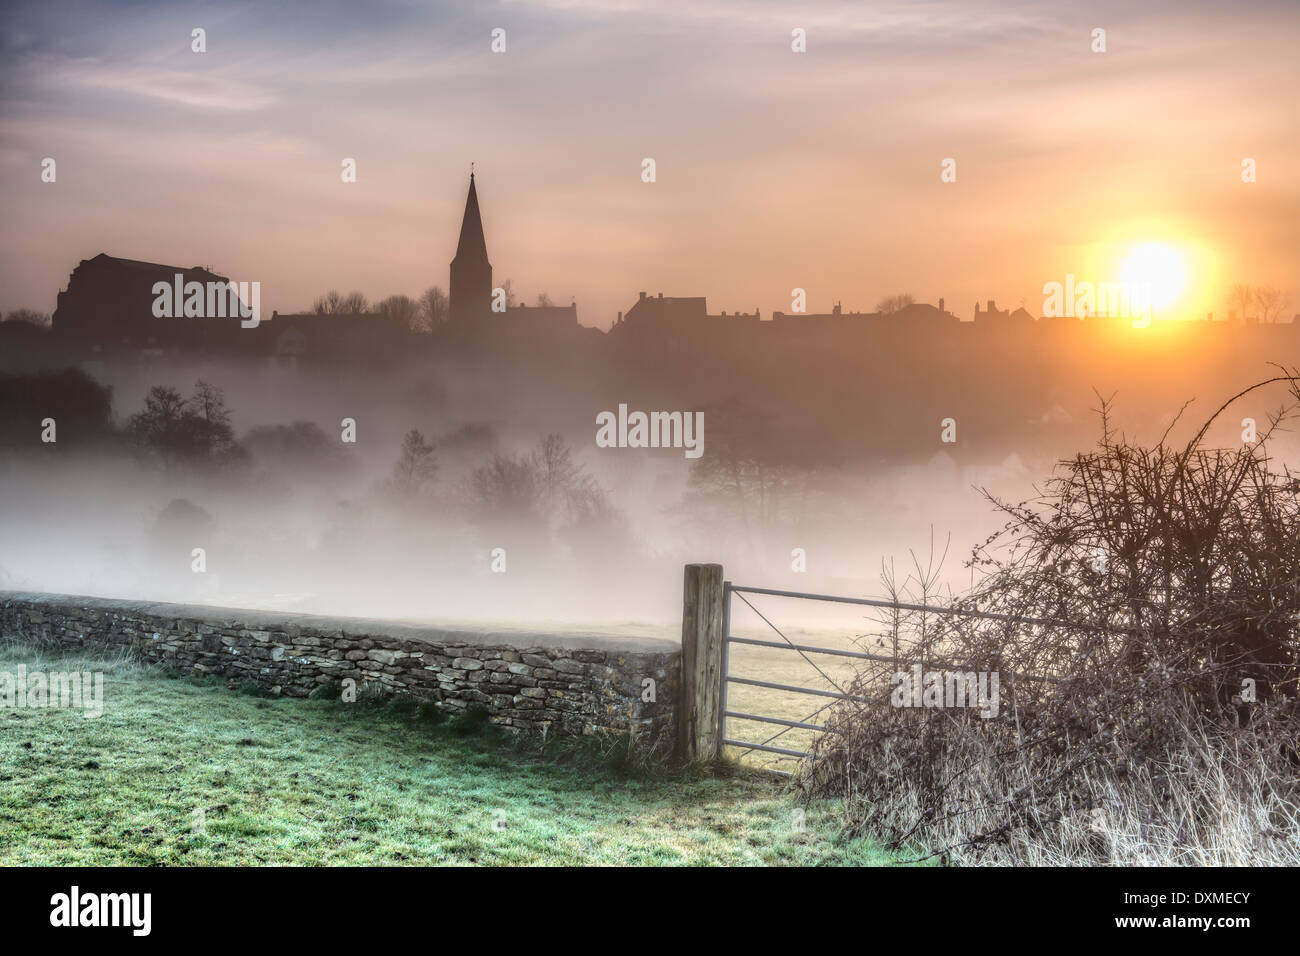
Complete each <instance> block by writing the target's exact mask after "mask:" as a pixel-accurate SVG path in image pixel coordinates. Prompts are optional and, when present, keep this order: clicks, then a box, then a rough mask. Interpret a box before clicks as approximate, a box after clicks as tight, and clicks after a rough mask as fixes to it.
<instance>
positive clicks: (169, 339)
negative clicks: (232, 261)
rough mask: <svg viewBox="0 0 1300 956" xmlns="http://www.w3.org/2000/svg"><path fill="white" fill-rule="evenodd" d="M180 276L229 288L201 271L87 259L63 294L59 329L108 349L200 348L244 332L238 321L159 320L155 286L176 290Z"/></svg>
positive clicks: (114, 259) (57, 314)
mask: <svg viewBox="0 0 1300 956" xmlns="http://www.w3.org/2000/svg"><path fill="white" fill-rule="evenodd" d="M177 274H179V275H180V276H182V282H183V283H189V282H200V283H203V284H204V286H205V288H206V287H207V283H224V282H227V281H228V280H227V279H226V277H225V276H220V275H217V274H216V273H214V272H210V271H209V270H207V269H204V268H201V267H199V266H193V267H192V268H188V269H186V268H183V267H181V266H167V265H162V264H160V263H157V262H140V261H139V260H137V259H119V258H117V257H115V256H110V255H108V254H107V253H102V252H101V253H100V254H99V255H97V256H95V257H94V258H93V259H82V260H81V262H80V263H79V264H78V265H77V267H76V268H75V269H73V270H72V275H71V276H70V277H69V279H68V287H67V289H65V290H64V291H62V292H60V293H59V298H58V305H57V307H56V308H55V310H54V319H53V327H54V330H55V331H56V332H58V333H59V334H61V335H63V334H66V335H69V336H74V337H76V338H79V339H82V340H83V341H87V342H98V343H102V344H105V345H136V346H150V345H164V344H170V343H177V342H184V343H194V344H198V343H201V342H205V341H210V340H212V339H214V338H218V337H221V336H223V335H225V334H228V333H229V332H230V331H231V330H238V328H239V319H238V317H232V318H226V319H206V318H204V319H199V318H193V317H191V318H185V317H182V316H181V315H180V314H179V313H180V310H179V308H178V309H176V310H175V311H176V312H177V314H176V315H173V316H171V317H158V316H155V315H154V300H155V298H156V294H155V292H154V286H155V284H156V283H159V282H162V283H165V284H166V285H167V287H168V288H169V289H170V288H173V287H174V283H175V279H176V276H177Z"/></svg>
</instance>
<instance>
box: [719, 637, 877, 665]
mask: <svg viewBox="0 0 1300 956" xmlns="http://www.w3.org/2000/svg"><path fill="white" fill-rule="evenodd" d="M727 642H728V643H730V644H753V645H754V646H755V647H775V648H778V649H779V650H783V651H806V652H807V653H810V654H834V655H835V656H836V657H856V658H857V659H859V660H864V661H884V662H885V663H887V664H888V663H892V662H893V660H894V658H893V657H885V656H884V655H881V654H868V653H867V652H866V651H840V650H836V649H835V648H833V647H814V646H813V645H811V644H782V643H781V642H780V641H760V640H756V639H755V638H752V637H732V636H731V635H730V634H728V635H727Z"/></svg>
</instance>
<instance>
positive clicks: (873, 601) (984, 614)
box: [731, 584, 1124, 632]
mask: <svg viewBox="0 0 1300 956" xmlns="http://www.w3.org/2000/svg"><path fill="white" fill-rule="evenodd" d="M731 590H733V591H743V592H745V593H746V594H770V595H772V596H773V597H788V598H802V599H803V600H806V601H830V602H831V603H832V604H860V605H864V606H866V607H880V608H887V609H889V610H896V611H923V612H926V613H930V614H956V615H959V616H961V617H978V618H984V619H985V620H989V621H1009V622H1010V623H1013V624H1045V625H1048V626H1051V627H1078V628H1084V629H1086V630H1115V631H1118V632H1123V630H1124V629H1123V628H1108V627H1106V626H1105V625H1102V624H1082V623H1078V622H1073V621H1051V620H1048V619H1046V618H1041V617H1017V616H1015V615H1012V614H998V613H996V612H995V611H967V610H964V609H962V608H959V607H938V606H936V605H933V604H905V603H903V602H902V601H885V600H882V599H880V598H851V597H841V596H839V595H837V594H811V593H808V592H805V591H777V590H775V589H773V588H748V587H741V586H740V585H739V584H733V585H732V586H731Z"/></svg>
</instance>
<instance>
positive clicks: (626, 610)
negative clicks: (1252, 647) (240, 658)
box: [0, 354, 1300, 633]
mask: <svg viewBox="0 0 1300 956" xmlns="http://www.w3.org/2000/svg"><path fill="white" fill-rule="evenodd" d="M1279 358H1282V356H1279ZM1256 364H1257V365H1258V367H1259V369H1260V373H1259V374H1258V375H1256V376H1254V377H1253V378H1250V379H1245V378H1243V377H1242V376H1241V375H1240V374H1238V373H1237V370H1236V369H1226V368H1225V369H1224V370H1223V372H1222V374H1218V375H1216V376H1214V377H1213V378H1214V380H1212V381H1203V382H1202V387H1200V388H1199V389H1197V391H1198V392H1199V393H1200V401H1198V403H1197V404H1195V405H1194V406H1192V409H1191V410H1189V411H1188V412H1186V413H1184V419H1183V422H1181V423H1180V426H1179V429H1181V430H1179V429H1176V430H1175V434H1176V435H1177V436H1179V437H1182V438H1186V437H1187V436H1188V435H1190V434H1191V433H1192V432H1193V431H1194V430H1195V427H1196V426H1199V424H1200V422H1201V421H1203V420H1204V418H1205V417H1207V416H1208V415H1209V414H1210V413H1211V412H1212V411H1213V410H1214V408H1216V407H1217V406H1218V404H1219V402H1220V401H1221V400H1222V399H1224V398H1226V397H1228V396H1229V395H1230V394H1232V393H1233V392H1235V391H1237V390H1238V389H1239V388H1243V387H1245V386H1246V385H1248V384H1250V383H1251V382H1252V381H1255V380H1258V379H1259V378H1263V377H1266V375H1267V368H1266V367H1265V365H1264V363H1262V362H1259V363H1256ZM83 368H84V369H85V371H86V372H87V373H88V374H90V375H91V376H92V377H93V378H95V379H96V380H97V381H99V382H101V383H103V384H104V385H107V386H109V387H111V389H112V425H113V429H112V431H111V433H109V434H107V435H101V436H99V437H98V438H96V439H95V440H84V441H79V440H75V439H76V437H77V436H76V435H75V434H70V435H69V436H68V437H67V438H64V437H63V436H62V435H60V441H58V442H56V443H51V444H45V445H41V444H39V443H36V442H34V441H32V442H28V443H27V444H25V445H22V444H19V445H14V444H12V443H11V444H10V445H8V446H7V447H5V448H4V449H3V452H2V453H0V588H4V589H17V590H41V591H50V592H62V593H71V594H85V595H95V596H104V597H122V598H132V599H141V600H164V601H179V602H191V603H203V604H212V605H221V606H234V607H248V608H262V609H284V610H293V611H304V612H312V613H322V614H345V615H356V616H371V617H385V618H406V619H421V620H429V621H440V622H448V623H454V622H458V621H466V622H468V621H477V622H483V623H493V622H495V623H500V624H527V625H528V626H533V627H538V628H550V627H562V626H571V625H582V626H587V627H597V628H600V629H604V630H629V631H631V630H636V629H645V630H648V631H659V632H663V633H672V632H673V629H674V628H675V627H676V626H677V622H678V621H679V619H680V610H681V608H680V602H681V576H682V565H683V564H685V563H688V562H719V563H721V564H722V565H723V566H724V568H725V571H726V575H727V577H728V578H729V579H730V580H732V581H734V582H736V583H741V584H746V585H753V586H760V587H769V588H778V589H791V590H799V591H808V592H816V593H830V594H841V595H849V596H859V597H861V596H873V595H879V594H881V593H882V585H881V572H882V568H883V567H885V566H887V565H888V564H889V563H890V562H892V563H893V566H894V568H895V572H896V576H897V578H898V579H899V580H900V581H903V580H905V579H906V578H907V577H908V575H909V574H910V573H911V572H912V571H913V566H914V561H916V562H919V563H920V564H921V565H922V566H927V565H931V564H934V563H937V562H939V560H940V558H942V563H941V567H940V569H939V572H938V575H937V580H938V582H939V584H940V585H941V587H942V588H944V589H946V590H951V591H953V592H960V591H961V590H963V589H964V588H965V587H966V586H968V584H969V583H970V581H971V577H970V575H971V572H970V571H969V570H968V569H967V568H966V567H965V566H964V559H965V558H966V557H967V556H968V554H969V552H970V550H971V548H972V546H974V545H976V544H977V543H979V542H981V541H983V540H984V539H985V538H986V537H987V536H988V535H989V534H990V533H992V532H993V531H995V530H996V529H997V528H998V527H1000V525H1001V524H1002V519H1001V517H1000V516H999V514H998V513H997V512H996V511H995V509H994V508H993V506H992V505H991V503H990V502H989V501H987V500H986V498H985V493H986V492H987V493H988V494H992V495H995V496H998V497H1001V498H1004V499H1007V500H1019V499H1023V498H1025V497H1028V496H1030V495H1032V494H1034V493H1035V487H1036V485H1037V486H1039V487H1041V484H1042V482H1043V480H1044V479H1046V478H1047V477H1048V476H1049V475H1050V473H1051V470H1052V467H1053V464H1054V463H1055V462H1056V461H1057V460H1058V459H1060V458H1063V457H1068V456H1070V455H1072V454H1074V453H1075V452H1077V451H1080V450H1084V449H1085V448H1086V447H1087V445H1088V444H1089V442H1091V441H1092V440H1094V439H1095V437H1096V435H1097V422H1096V418H1095V416H1094V415H1093V413H1092V412H1091V409H1093V408H1095V407H1096V406H1097V405H1098V398H1097V395H1096V394H1095V393H1093V392H1092V391H1091V389H1088V388H1084V387H1083V386H1082V385H1081V384H1080V385H1077V386H1076V385H1073V384H1071V383H1069V382H1061V383H1056V384H1053V385H1052V386H1051V388H1049V389H1047V390H1040V391H1039V392H1036V393H1035V395H1034V398H1033V399H1032V400H1028V401H1020V400H1017V401H1016V402H1011V403H1004V404H1003V405H1002V406H1001V407H1000V409H999V414H1000V420H1001V421H1002V423H1003V427H1002V428H1001V429H1000V430H999V431H997V433H996V435H995V436H994V437H988V436H985V437H984V438H982V439H980V440H975V439H973V438H968V436H967V434H966V433H963V432H961V431H959V432H958V436H957V441H956V442H954V443H951V444H947V443H944V442H942V441H941V440H940V438H939V429H938V419H937V416H927V419H926V427H925V428H924V429H918V430H919V431H920V432H921V434H920V435H919V436H918V438H917V440H916V441H914V442H909V443H903V444H899V443H898V441H897V440H896V438H891V436H893V435H895V434H896V432H893V431H890V430H889V429H887V428H885V429H883V430H882V427H883V426H881V423H882V422H889V421H896V420H897V418H898V417H899V416H904V415H906V414H907V409H908V408H909V407H910V404H914V403H916V402H920V401H921V399H920V398H919V397H917V396H911V397H909V396H908V395H900V394H897V393H894V394H890V395H885V396H878V400H877V401H876V402H874V403H872V404H869V405H868V406H866V407H861V406H859V407H854V408H845V407H836V406H835V405H834V404H833V403H832V404H829V405H827V406H825V408H824V412H825V414H824V415H821V416H819V417H817V418H816V419H815V420H814V419H813V418H808V419H804V418H801V417H800V415H802V414H804V412H803V411H799V412H797V413H791V415H787V416H786V420H785V421H784V423H783V425H782V427H781V429H777V430H773V431H771V432H770V433H769V432H768V428H769V423H770V421H772V420H773V419H771V418H770V417H769V413H770V412H771V408H772V406H771V405H769V406H767V408H765V409H764V408H763V407H762V406H761V405H758V404H754V405H752V406H748V405H747V406H745V407H746V408H751V407H752V409H753V410H752V411H747V412H745V413H743V414H740V415H737V413H735V412H734V411H732V412H724V411H717V409H722V408H724V404H722V400H723V399H727V400H731V399H734V398H736V396H737V393H735V392H732V393H731V394H725V395H721V396H720V395H717V394H713V395H708V394H705V393H703V392H701V391H700V390H699V389H698V388H696V387H693V386H691V385H689V384H686V385H682V386H681V387H680V388H676V387H673V386H669V385H668V384H665V383H664V382H663V381H658V383H657V384H656V383H655V380H653V379H652V377H651V376H642V377H641V378H634V377H633V376H629V375H628V374H627V373H626V370H625V369H620V368H619V367H617V366H613V365H611V366H609V367H600V366H584V365H583V363H582V362H581V361H576V360H575V361H574V362H572V363H570V364H569V365H567V366H566V365H564V364H563V363H561V364H560V365H558V366H557V365H555V364H554V363H550V362H543V361H541V360H537V361H533V360H529V359H527V358H520V357H519V356H513V357H504V356H482V355H480V356H475V357H471V358H466V357H463V356H461V357H450V356H444V357H440V358H429V359H427V360H419V361H403V362H400V363H396V364H394V365H391V366H374V365H369V366H344V365H339V364H336V365H324V364H308V363H298V362H297V361H286V360H282V359H255V360H249V359H233V358H202V359H196V358H188V357H182V356H178V355H175V354H172V355H168V356H164V357H158V356H154V357H148V356H143V357H142V356H139V355H134V356H131V357H120V356H119V357H117V358H111V359H110V358H105V359H99V360H96V361H92V362H87V363H85V364H84V365H83ZM1094 373H1095V370H1090V371H1089V372H1086V373H1084V374H1085V375H1087V374H1094ZM1122 377H1123V376H1113V377H1112V380H1111V381H1109V382H1104V381H1103V382H1099V383H1097V384H1098V387H1099V388H1100V387H1104V386H1109V387H1111V388H1113V389H1115V388H1117V389H1120V395H1119V396H1118V397H1117V399H1116V410H1115V415H1116V418H1115V424H1116V425H1117V426H1118V427H1120V428H1122V429H1124V430H1126V432H1127V433H1128V434H1130V435H1131V436H1133V437H1136V438H1137V439H1138V440H1145V441H1155V440H1157V439H1158V438H1159V437H1160V434H1161V432H1162V431H1163V430H1164V428H1165V427H1167V426H1168V424H1169V423H1170V422H1172V421H1173V420H1174V417H1175V416H1176V415H1177V414H1178V412H1179V409H1180V408H1181V406H1182V405H1183V403H1184V402H1185V401H1186V400H1187V399H1189V398H1192V397H1194V396H1193V395H1189V394H1187V393H1186V392H1187V389H1186V383H1185V382H1179V381H1172V382H1169V383H1168V384H1167V385H1165V386H1164V387H1163V388H1157V387H1154V386H1153V383H1152V382H1151V381H1150V380H1149V379H1147V380H1145V381H1144V382H1143V383H1142V386H1143V388H1144V389H1145V390H1144V391H1140V392H1139V387H1138V384H1137V383H1136V381H1135V380H1133V379H1131V378H1130V379H1129V380H1127V381H1115V380H1114V379H1116V378H1122ZM199 381H202V382H206V383H209V384H211V385H214V386H216V387H218V388H220V389H221V390H222V392H223V395H224V403H225V406H226V408H227V409H228V412H229V424H230V429H231V432H232V435H233V438H234V441H235V444H234V445H233V447H232V449H231V450H229V452H228V453H227V454H225V455H224V456H209V457H205V458H202V459H194V458H191V459H188V460H168V459H167V457H166V456H159V455H158V454H154V453H152V452H150V451H149V450H148V449H144V448H141V447H140V443H139V442H138V441H135V440H133V439H132V438H131V436H130V434H129V432H130V428H129V425H130V419H131V416H132V415H134V414H136V413H138V412H140V411H141V410H142V409H143V408H144V406H145V400H146V396H147V394H148V392H149V390H150V389H151V388H153V387H155V386H167V387H171V388H174V389H176V391H177V392H179V393H180V394H181V395H183V396H188V395H189V394H190V392H191V389H192V388H193V387H194V385H195V383H196V382H199ZM1123 386H1128V390H1129V393H1130V394H1133V393H1138V395H1139V397H1138V399H1137V400H1135V401H1134V402H1133V403H1132V404H1130V405H1128V406H1126V405H1125V401H1124V388H1123ZM929 387H930V386H929V385H928V384H927V383H925V382H924V381H921V382H918V384H917V386H916V389H917V395H918V396H919V395H920V394H923V393H924V392H925V390H926V389H928V388H929ZM744 397H745V398H746V400H749V399H752V398H753V396H749V395H745V396H744ZM787 399H788V396H786V397H785V398H781V399H780V400H779V401H778V402H777V403H776V404H777V406H778V413H779V407H787V408H788V407H792V406H791V404H790V403H789V401H787ZM1211 399H1213V400H1211ZM619 401H626V402H628V403H629V404H630V405H631V406H632V407H642V408H664V409H687V408H692V407H703V408H704V409H705V415H704V421H705V431H704V443H705V450H704V455H703V456H702V458H701V459H699V460H698V461H692V460H690V459H688V458H687V457H686V456H685V455H684V454H683V452H682V450H681V449H678V448H661V449H648V448H600V447H597V444H596V441H595V438H596V416H597V414H598V413H599V412H601V411H604V410H612V409H615V408H616V407H617V402H619ZM760 409H762V410H761V411H760ZM984 411H985V412H986V413H987V411H988V410H987V409H984ZM1257 413H1258V414H1259V417H1260V420H1261V423H1262V422H1263V421H1264V419H1265V417H1266V415H1265V409H1264V408H1263V406H1261V407H1260V408H1259V409H1258V411H1257ZM772 414H777V413H772ZM972 415H973V412H972V411H970V410H967V414H965V415H963V413H962V411H961V410H960V409H959V410H958V411H957V412H956V418H957V420H958V422H959V425H958V427H959V429H960V428H962V427H963V426H964V425H965V423H966V422H967V421H968V420H969V419H970V417H971V416H972ZM1240 418H1241V416H1240V415H1229V416H1226V418H1225V419H1224V421H1223V422H1221V423H1220V427H1216V429H1215V430H1214V431H1213V432H1212V433H1211V436H1210V437H1211V441H1210V443H1211V444H1215V443H1218V444H1230V443H1233V442H1236V441H1239V440H1240V436H1239V435H1238V434H1237V433H1238V432H1239V431H1240V428H1239V426H1238V425H1237V422H1238V421H1239V420H1240ZM345 419H351V420H352V421H353V422H355V442H349V441H345V440H343V439H344V431H345V426H344V424H343V423H344V420H345ZM741 420H743V424H744V426H745V427H747V428H749V429H750V432H751V433H757V434H759V435H766V436H768V437H770V438H771V442H772V444H771V445H770V447H763V439H760V440H759V446H760V447H758V449H757V450H755V449H754V448H749V449H747V450H744V451H738V450H737V448H738V446H737V439H736V437H735V436H736V435H738V434H740V432H739V431H738V430H737V428H736V423H737V422H738V421H741ZM302 422H310V423H313V424H314V425H315V426H316V427H317V429H318V431H314V430H310V429H303V428H301V427H300V428H299V430H298V431H297V432H289V431H288V430H287V426H292V425H294V423H302ZM932 424H933V427H931V425H932ZM1183 425H1186V426H1187V427H1185V428H1184V427H1182V426H1183ZM267 426H286V429H282V430H280V431H268V429H267ZM805 426H806V428H805ZM411 429H417V430H418V431H419V432H420V433H421V435H422V436H423V438H424V439H426V441H427V444H428V445H429V446H432V448H433V452H432V455H431V456H426V457H424V458H423V459H421V463H420V464H419V466H418V467H417V468H416V469H415V470H416V471H417V472H418V474H415V475H411V474H407V475H406V476H405V478H404V479H403V478H401V477H395V471H394V470H395V467H396V466H397V465H398V462H399V459H400V458H401V454H402V444H403V438H404V436H405V435H406V434H407V433H408V432H409V431H410V430H411ZM791 429H793V431H792V430H791ZM801 429H803V430H806V431H809V432H814V431H815V432H818V433H819V434H821V435H822V437H823V438H826V439H827V441H828V442H829V444H830V445H831V446H834V444H835V441H836V436H842V438H843V445H844V448H845V449H847V450H846V451H844V453H843V454H838V455H829V456H828V455H822V454H819V455H814V456H812V457H811V458H810V459H806V460H805V459H803V458H802V457H801V455H802V452H800V451H799V450H797V449H790V448H788V447H781V446H780V445H779V441H780V440H781V438H780V436H787V435H789V434H792V433H799V432H800V430H801ZM985 430H986V431H989V433H990V435H992V431H991V430H990V429H985ZM35 434H36V432H35V431H33V432H32V435H33V437H34V436H35ZM548 435H558V436H560V438H561V439H562V444H554V443H553V444H552V445H551V446H550V452H549V454H550V458H549V459H548V458H547V454H548V453H547V452H546V450H545V448H544V447H543V444H542V443H543V440H544V439H545V438H546V436H548ZM827 436H829V438H827ZM873 436H874V437H873ZM1296 448H1297V445H1296V441H1295V438H1294V436H1293V435H1284V436H1281V438H1280V444H1279V445H1278V447H1277V448H1276V449H1275V454H1277V455H1278V456H1279V464H1288V463H1289V464H1290V465H1291V466H1292V467H1294V466H1295V464H1296V462H1297V461H1298V460H1300V456H1297V454H1296ZM557 454H558V456H559V457H558V458H557V457H556V455H557ZM430 460H431V461H433V462H434V463H435V464H436V468H435V469H434V470H432V473H431V474H427V473H426V472H428V471H429V469H428V467H427V464H428V462H429V461H430ZM195 549H202V558H201V561H199V563H197V564H196V555H195ZM497 549H501V550H497ZM796 549H802V562H803V567H804V570H796V565H797V564H799V557H798V552H797V551H796ZM945 555H946V556H945ZM849 613H850V612H848V611H845V610H842V609H838V610H837V609H829V610H828V609H816V608H814V607H813V606H810V605H804V606H801V608H800V610H799V624H800V626H803V627H809V626H815V625H817V624H818V623H819V622H823V623H828V624H829V623H831V622H833V621H835V620H842V619H844V616H845V615H846V614H849ZM852 615H853V617H854V618H855V619H856V618H860V617H861V615H860V614H857V612H856V611H854V612H852ZM837 616H838V617H837Z"/></svg>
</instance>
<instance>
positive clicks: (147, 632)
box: [0, 591, 681, 742]
mask: <svg viewBox="0 0 1300 956" xmlns="http://www.w3.org/2000/svg"><path fill="white" fill-rule="evenodd" d="M0 636H3V637H5V638H16V639H21V640H29V641H41V642H52V643H55V644H58V645H60V646H62V647H65V648H69V649H78V648H89V647H95V646H102V645H117V646H129V647H131V648H132V649H134V650H135V652H136V653H137V654H138V655H139V656H140V657H141V658H142V659H144V660H146V661H151V662H155V663H159V664H162V665H165V666H167V667H170V668H173V669H176V670H179V671H182V672H185V673H193V674H214V675H222V676H226V677H232V678H238V679H240V680H241V681H249V682H252V683H254V684H256V685H257V686H259V687H262V688H264V689H266V690H268V691H270V692H272V693H276V694H284V695H286V696H290V697H306V696H307V695H308V694H310V693H311V692H312V691H313V690H315V689H316V688H318V687H326V688H329V689H330V692H337V691H339V690H340V689H341V688H342V687H343V682H344V681H345V680H353V681H356V682H357V685H358V686H360V685H363V684H366V683H370V684H382V685H383V686H384V687H386V688H388V689H389V690H390V691H391V692H392V693H395V694H409V695H411V696H412V697H415V698H418V699H420V700H431V701H434V702H435V703H436V705H437V706H438V707H439V708H441V709H443V710H447V711H457V710H463V709H465V708H467V707H470V706H473V705H479V706H481V707H482V708H483V709H485V710H486V711H487V713H488V715H489V718H490V719H491V721H492V722H493V723H496V724H500V725H502V726H505V727H517V728H521V729H528V730H542V729H547V730H549V731H551V732H560V733H565V734H575V735H576V734H591V733H596V732H598V731H612V732H619V733H628V732H629V731H631V732H633V733H634V734H635V735H636V736H637V737H638V738H640V739H642V740H643V741H645V742H655V741H660V740H662V741H671V740H672V734H673V732H674V720H673V716H674V710H675V709H676V706H677V695H678V688H679V682H680V673H679V672H680V667H681V653H680V645H679V644H678V643H677V642H675V641H671V640H666V639H658V638H622V637H614V636H609V635H602V634H596V633H580V632H568V633H555V634H549V633H547V634H539V633H533V632H530V631H526V630H509V629H506V630H497V629H492V630H487V629H477V628H473V627H465V628H440V627H430V626H426V625H422V624H418V623H406V622H394V621H379V620H367V619H359V618H338V617H322V616H317V615H310V614H287V613H279V612H263V611H250V610H236V609H232V608H218V607H206V606H197V605H184V604H165V603H148V602H139V601H121V600H112V599H107V598H94V597H77V596H70V595H61V594H37V593H23V592H12V591H0ZM647 682H652V683H647ZM651 696H653V699H652V700H648V699H645V698H648V697H651Z"/></svg>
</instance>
